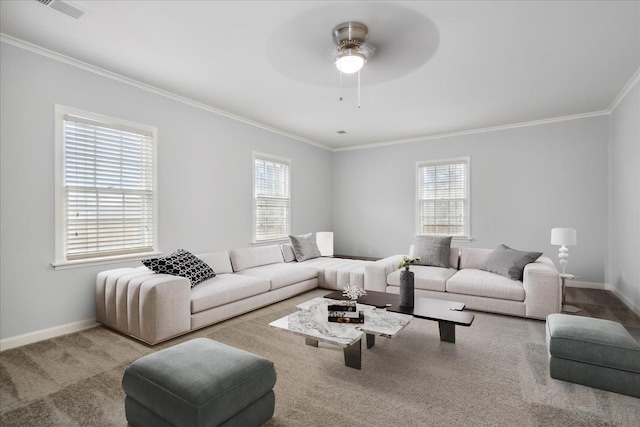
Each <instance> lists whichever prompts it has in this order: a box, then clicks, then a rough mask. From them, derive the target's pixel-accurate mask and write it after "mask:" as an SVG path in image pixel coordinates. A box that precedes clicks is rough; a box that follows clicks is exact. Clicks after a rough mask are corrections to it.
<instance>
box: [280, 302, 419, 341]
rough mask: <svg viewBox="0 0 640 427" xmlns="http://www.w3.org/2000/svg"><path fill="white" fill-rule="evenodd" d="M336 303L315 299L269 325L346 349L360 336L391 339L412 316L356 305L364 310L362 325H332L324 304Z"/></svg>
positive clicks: (358, 308) (300, 305)
mask: <svg viewBox="0 0 640 427" xmlns="http://www.w3.org/2000/svg"><path fill="white" fill-rule="evenodd" d="M329 303H334V304H335V303H336V300H330V299H327V298H322V297H318V298H314V299H312V300H310V301H306V302H304V303H302V304H299V305H297V306H296V308H297V309H298V311H296V312H295V313H293V314H290V315H289V316H285V317H283V318H280V319H278V320H275V321H273V322H271V323H269V326H270V327H272V328H276V329H282V330H285V331H288V332H291V333H294V334H297V335H301V336H304V337H306V338H311V339H314V340H317V341H323V342H326V343H330V344H336V345H339V346H340V347H348V346H350V345H352V344H354V343H355V342H357V341H358V340H359V339H361V338H362V335H363V333H367V334H372V335H381V336H384V337H388V338H391V337H393V336H395V335H396V334H397V333H398V332H400V331H401V330H402V329H403V328H404V327H405V326H407V324H409V322H410V321H411V319H412V318H413V316H410V315H407V314H400V313H391V312H388V311H386V310H384V309H376V308H375V307H373V306H370V305H362V304H358V305H357V310H362V311H364V323H333V322H329V321H328V320H327V316H328V312H327V305H328V304H329Z"/></svg>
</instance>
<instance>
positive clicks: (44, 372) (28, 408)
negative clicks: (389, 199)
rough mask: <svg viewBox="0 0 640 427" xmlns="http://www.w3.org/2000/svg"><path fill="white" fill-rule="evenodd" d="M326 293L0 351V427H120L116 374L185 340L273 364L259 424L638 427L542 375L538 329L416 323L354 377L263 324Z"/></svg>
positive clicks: (632, 403)
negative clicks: (145, 333) (269, 404)
mask: <svg viewBox="0 0 640 427" xmlns="http://www.w3.org/2000/svg"><path fill="white" fill-rule="evenodd" d="M325 293H326V291H325V290H315V291H311V292H308V293H306V294H303V295H300V296H298V297H295V298H293V299H290V300H287V301H283V302H281V303H278V304H274V305H272V306H270V307H266V308H264V309H261V310H257V311H254V312H252V313H249V314H246V315H243V316H240V317H237V318H235V319H232V320H229V321H226V322H223V323H220V324H218V325H214V326H211V327H208V328H206V329H203V330H200V331H197V332H195V333H192V334H190V335H187V336H185V337H181V338H178V339H175V340H172V341H170V342H167V343H164V344H161V345H158V346H155V347H149V346H146V345H144V344H140V343H138V342H137V341H134V340H132V339H129V338H127V337H124V336H122V335H119V334H116V333H114V332H112V331H110V330H108V329H105V328H102V327H98V328H93V329H90V330H86V331H83V332H79V333H75V334H71V335H67V336H64V337H59V338H54V339H51V340H46V341H43V342H39V343H35V344H31V345H27V346H24V347H20V348H16V349H12V350H7V351H5V352H2V353H0V385H1V389H0V393H1V394H0V398H1V400H0V404H1V411H0V425H1V426H110V425H113V426H126V425H127V422H126V418H125V415H124V393H123V392H122V389H121V386H120V381H121V379H122V374H123V372H124V369H125V368H126V367H127V366H128V365H129V364H130V363H131V362H132V361H134V360H135V359H137V358H139V357H140V356H143V355H145V354H148V353H150V352H153V351H157V350H160V349H162V348H166V347H169V346H172V345H175V344H178V343H179V342H183V341H186V340H189V339H192V338H195V337H209V338H212V339H215V340H218V341H221V342H224V343H227V344H230V345H233V346H236V347H239V348H242V349H245V350H248V351H251V352H253V353H256V354H259V355H262V356H264V357H266V358H268V359H270V360H272V361H274V363H275V366H276V371H277V374H278V381H277V383H276V387H275V393H276V409H275V415H274V417H273V419H272V420H271V421H269V422H268V423H267V425H268V426H333V425H345V426H430V425H434V426H471V425H472V426H482V425H486V426H516V425H517V426H585V425H586V426H637V425H638V420H640V399H636V398H633V397H629V396H623V395H619V394H616V393H610V392H606V391H601V390H596V389H593V388H589V387H584V386H580V385H576V384H571V383H567V382H562V381H558V380H553V379H551V378H550V377H549V373H548V363H547V352H546V346H545V329H544V322H542V321H534V320H526V319H521V318H515V317H509V316H500V315H492V314H486V313H476V319H475V321H474V323H473V325H472V326H471V327H469V328H457V330H456V333H457V337H456V338H457V342H456V344H450V343H444V342H441V341H440V340H439V336H438V325H437V323H435V322H431V321H427V320H420V319H414V320H413V321H412V322H411V323H410V324H409V326H408V327H407V328H406V329H405V330H403V331H402V332H401V333H400V334H399V335H398V336H396V337H395V338H393V339H385V338H380V337H378V338H377V340H376V345H375V347H373V348H372V349H370V350H367V349H366V348H363V353H362V370H360V371H358V370H355V369H351V368H347V367H345V366H344V361H343V356H342V350H341V349H340V348H338V347H334V346H330V345H327V344H323V343H320V347H319V348H314V347H310V346H306V345H305V344H304V339H303V338H301V337H298V336H295V335H292V334H288V333H285V332H282V331H279V330H273V329H269V328H268V326H267V325H268V323H269V322H271V321H272V320H275V319H277V318H279V317H281V316H284V315H286V314H288V313H290V312H292V310H293V306H294V305H295V304H296V303H299V302H302V301H305V300H308V299H311V298H312V297H315V296H320V295H323V294H325ZM585 298H586V299H588V298H587V297H585ZM589 303H590V302H589V301H587V302H586V304H589ZM585 314H586V315H588V314H589V313H588V312H583V313H582V315H585ZM630 321H632V322H637V318H632V319H631V320H630ZM636 326H637V325H632V328H631V329H633V333H634V335H636V337H637V332H638V329H636Z"/></svg>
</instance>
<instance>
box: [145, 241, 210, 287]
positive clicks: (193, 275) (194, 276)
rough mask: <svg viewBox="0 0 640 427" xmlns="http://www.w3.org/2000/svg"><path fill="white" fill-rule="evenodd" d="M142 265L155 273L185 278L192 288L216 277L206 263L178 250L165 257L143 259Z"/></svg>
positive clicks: (187, 252) (189, 253)
mask: <svg viewBox="0 0 640 427" xmlns="http://www.w3.org/2000/svg"><path fill="white" fill-rule="evenodd" d="M142 263H143V264H144V265H145V266H146V267H147V268H149V269H151V270H153V271H155V272H156V273H165V274H172V275H174V276H182V277H186V278H187V279H189V281H190V282H191V287H192V288H193V287H194V286H195V285H197V284H198V283H200V282H202V281H203V280H206V279H210V278H212V277H215V276H216V273H215V271H213V269H212V268H211V267H209V265H208V264H207V263H206V262H204V261H202V260H201V259H200V258H198V257H197V256H195V255H193V254H192V253H191V252H189V251H185V250H184V249H178V250H177V251H175V252H174V253H172V254H171V255H169V256H167V257H158V258H149V259H143V260H142Z"/></svg>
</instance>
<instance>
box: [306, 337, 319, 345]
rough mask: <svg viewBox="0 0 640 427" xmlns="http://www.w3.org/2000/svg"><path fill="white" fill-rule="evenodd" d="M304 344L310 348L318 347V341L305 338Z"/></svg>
mask: <svg viewBox="0 0 640 427" xmlns="http://www.w3.org/2000/svg"><path fill="white" fill-rule="evenodd" d="M304 343H305V344H306V345H310V346H311V347H317V346H318V340H314V339H311V338H305V339H304Z"/></svg>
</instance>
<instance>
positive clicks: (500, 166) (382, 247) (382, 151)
mask: <svg viewBox="0 0 640 427" xmlns="http://www.w3.org/2000/svg"><path fill="white" fill-rule="evenodd" d="M607 145H608V117H607V116H597V117H591V118H584V119H576V120H570V121H562V122H555V123H547V124H541V125H536V126H527V127H520V128H512V129H506V130H497V131H490V132H483V133H476V134H468V135H462V136H455V137H447V138H439V139H433V140H425V141H419V142H412V143H404V144H398V145H392V146H382V147H374V148H366V149H359V150H350V151H340V152H337V153H336V154H335V156H334V233H335V234H334V236H335V237H334V238H335V246H336V253H339V254H347V255H351V254H354V255H371V256H378V257H381V256H388V255H392V254H396V253H406V252H407V250H408V246H409V244H411V243H412V240H413V237H414V236H415V206H416V203H415V197H416V189H415V179H416V178H415V177H416V162H417V161H423V160H432V159H446V158H453V157H463V156H469V157H470V158H471V234H472V238H473V241H471V242H468V243H462V242H455V243H454V246H465V245H469V246H475V247H484V248H494V247H496V246H497V245H499V244H500V243H504V244H506V245H508V246H510V247H512V248H515V249H520V250H536V251H541V252H544V253H545V255H547V256H549V257H550V258H552V259H553V260H554V262H556V265H558V264H557V260H558V258H557V254H558V247H557V246H552V245H551V244H550V240H551V229H552V228H553V227H574V228H576V229H577V233H578V245H577V246H575V247H570V248H569V254H570V259H569V264H568V267H567V272H571V273H574V274H578V275H581V276H584V279H583V280H584V281H588V282H598V283H602V282H603V281H604V271H605V260H606V253H607Z"/></svg>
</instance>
